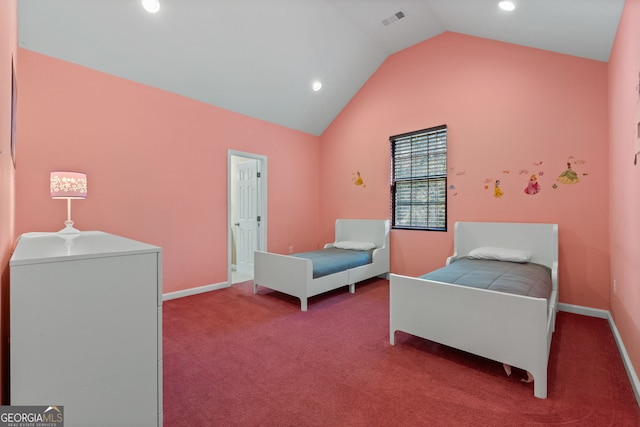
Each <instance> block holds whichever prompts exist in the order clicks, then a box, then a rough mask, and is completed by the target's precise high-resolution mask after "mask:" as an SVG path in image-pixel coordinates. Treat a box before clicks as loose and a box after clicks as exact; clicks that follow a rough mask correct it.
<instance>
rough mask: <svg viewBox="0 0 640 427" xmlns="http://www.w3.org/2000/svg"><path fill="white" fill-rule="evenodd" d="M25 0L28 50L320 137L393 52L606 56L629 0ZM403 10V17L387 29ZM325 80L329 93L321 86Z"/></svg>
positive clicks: (22, 32)
mask: <svg viewBox="0 0 640 427" xmlns="http://www.w3.org/2000/svg"><path fill="white" fill-rule="evenodd" d="M159 1H160V5H161V6H160V11H159V12H158V13H156V14H150V13H148V12H146V11H145V10H144V9H143V8H142V6H141V2H140V0H19V1H18V2H17V3H18V33H19V34H18V37H19V45H20V47H22V48H26V49H30V50H33V51H35V52H39V53H42V54H46V55H50V56H53V57H56V58H60V59H63V60H66V61H70V62H73V63H76V64H80V65H83V66H86V67H89V68H92V69H96V70H100V71H103V72H106V73H109V74H113V75H116V76H119V77H123V78H126V79H129V80H133V81H136V82H139V83H143V84H147V85H150V86H154V87H157V88H160V89H164V90H167V91H170V92H173V93H177V94H181V95H184V96H187V97H190V98H193V99H197V100H200V101H202V102H205V103H209V104H212V105H216V106H219V107H222V108H225V109H228V110H232V111H235V112H238V113H241V114H245V115H248V116H251V117H254V118H258V119H262V120H265V121H268V122H272V123H276V124H279V125H282V126H286V127H289V128H292V129H297V130H300V131H303V132H307V133H311V134H313V135H320V134H321V133H322V132H323V131H324V130H325V128H326V127H327V126H328V125H329V124H330V123H331V121H332V120H333V119H334V118H335V117H336V116H337V115H338V114H339V112H340V111H341V110H342V109H343V108H344V106H345V105H346V104H347V103H348V102H349V100H350V99H351V98H352V97H353V96H354V95H355V94H356V92H357V91H358V90H359V89H360V87H361V86H362V85H363V84H364V83H365V82H366V81H367V79H368V78H369V77H370V76H371V75H372V74H373V73H374V72H375V70H376V69H377V68H378V67H379V66H380V65H381V64H382V62H384V60H385V59H386V58H387V57H388V56H389V55H391V54H393V53H395V52H398V51H400V50H402V49H405V48H407V47H409V46H411V45H414V44H416V43H419V42H421V41H423V40H425V39H428V38H430V37H434V36H436V35H438V34H441V33H442V32H445V31H454V32H458V33H463V34H469V35H473V36H478V37H485V38H489V39H494V40H499V41H504V42H509V43H515V44H519V45H523V46H530V47H535V48H540V49H545V50H550V51H555V52H560V53H564V54H568V55H574V56H579V57H584V58H589V59H594V60H598V61H608V59H609V53H610V51H611V47H612V45H613V41H614V38H615V34H616V31H617V28H618V22H619V20H620V15H621V13H622V8H623V7H624V0H513V1H514V3H516V5H517V7H516V10H515V11H513V12H510V13H508V12H505V11H503V10H501V9H499V8H498V7H497V3H498V0H159ZM398 11H402V12H404V14H405V15H406V16H405V17H404V18H402V19H400V20H398V21H396V22H394V23H393V24H391V25H387V26H385V25H383V24H382V23H381V21H382V20H384V19H385V18H389V17H391V16H393V15H394V14H395V13H396V12H398ZM316 79H317V80H320V81H321V82H322V84H323V87H322V90H321V91H319V92H313V91H312V90H311V83H312V81H314V80H316Z"/></svg>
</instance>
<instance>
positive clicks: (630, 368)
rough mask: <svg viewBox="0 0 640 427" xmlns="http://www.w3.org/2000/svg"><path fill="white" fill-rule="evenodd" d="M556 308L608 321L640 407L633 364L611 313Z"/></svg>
mask: <svg viewBox="0 0 640 427" xmlns="http://www.w3.org/2000/svg"><path fill="white" fill-rule="evenodd" d="M558 308H559V309H560V311H566V312H567V313H574V314H582V315H585V316H592V317H598V318H600V319H607V320H608V321H609V327H610V328H611V332H612V333H613V338H614V339H615V341H616V345H617V346H618V351H619V352H620V356H621V357H622V362H623V364H624V369H625V370H626V371H627V376H628V377H629V382H630V383H631V388H632V389H633V394H634V395H635V397H636V402H637V403H638V406H640V380H638V375H637V374H636V371H635V369H633V364H632V363H631V359H629V354H628V353H627V349H626V348H625V346H624V342H623V341H622V337H621V336H620V333H619V332H618V328H617V327H616V322H614V321H613V317H612V316H611V312H610V311H609V310H600V309H597V308H589V307H583V306H579V305H572V304H563V303H560V304H558Z"/></svg>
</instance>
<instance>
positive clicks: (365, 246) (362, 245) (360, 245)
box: [333, 240, 376, 251]
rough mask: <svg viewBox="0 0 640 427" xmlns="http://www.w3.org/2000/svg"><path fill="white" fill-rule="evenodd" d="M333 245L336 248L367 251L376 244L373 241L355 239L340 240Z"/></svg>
mask: <svg viewBox="0 0 640 427" xmlns="http://www.w3.org/2000/svg"><path fill="white" fill-rule="evenodd" d="M333 246H334V247H336V248H338V249H353V250H355V251H368V250H369V249H374V248H375V247H376V244H375V243H373V242H358V241H355V240H343V241H341V242H335V243H334V244H333Z"/></svg>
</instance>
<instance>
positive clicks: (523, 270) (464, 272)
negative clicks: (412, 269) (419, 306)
mask: <svg viewBox="0 0 640 427" xmlns="http://www.w3.org/2000/svg"><path fill="white" fill-rule="evenodd" d="M420 278H422V279H428V280H435V281H438V282H445V283H453V284H456V285H461V286H469V287H472V288H480V289H489V290H492V291H497V292H506V293H509V294H516V295H525V296H530V297H536V298H546V299H549V296H551V289H552V283H551V269H550V268H549V267H546V266H544V265H540V264H535V263H531V262H527V263H515V262H506V261H494V260H484V259H469V258H460V259H458V260H456V261H454V262H452V263H451V264H449V265H448V266H446V267H443V268H440V269H438V270H434V271H432V272H429V273H427V274H425V275H422V276H420Z"/></svg>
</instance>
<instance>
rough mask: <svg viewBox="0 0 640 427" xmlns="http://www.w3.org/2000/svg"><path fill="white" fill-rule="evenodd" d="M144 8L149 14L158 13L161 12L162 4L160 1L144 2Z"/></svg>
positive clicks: (145, 0) (143, 0) (149, 0)
mask: <svg viewBox="0 0 640 427" xmlns="http://www.w3.org/2000/svg"><path fill="white" fill-rule="evenodd" d="M142 7H144V10H146V11H147V12H149V13H156V12H157V11H159V10H160V2H159V1H158V0H142Z"/></svg>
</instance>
